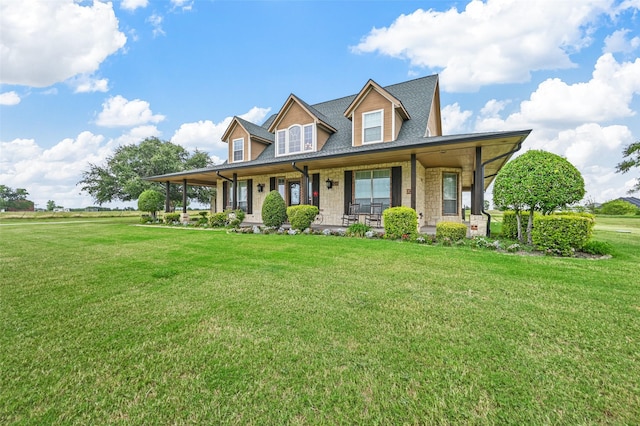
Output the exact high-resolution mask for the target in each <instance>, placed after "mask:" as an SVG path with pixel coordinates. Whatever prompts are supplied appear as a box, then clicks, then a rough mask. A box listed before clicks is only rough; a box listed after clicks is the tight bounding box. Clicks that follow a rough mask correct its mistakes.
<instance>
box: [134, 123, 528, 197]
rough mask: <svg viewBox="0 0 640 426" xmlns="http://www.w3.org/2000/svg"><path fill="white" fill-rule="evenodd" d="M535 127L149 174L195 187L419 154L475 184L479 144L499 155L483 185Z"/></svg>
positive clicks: (485, 156)
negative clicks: (227, 179)
mask: <svg viewBox="0 0 640 426" xmlns="http://www.w3.org/2000/svg"><path fill="white" fill-rule="evenodd" d="M530 132H531V130H521V131H512V132H492V133H475V134H466V135H455V136H436V137H428V138H415V139H411V140H403V141H401V142H398V141H394V142H386V143H379V144H372V145H366V146H361V147H349V148H347V149H344V150H341V151H331V152H326V153H323V152H322V151H320V152H314V153H308V154H300V155H291V156H283V157H277V158H275V159H274V158H269V159H261V158H258V159H256V160H254V161H250V162H246V163H240V164H229V163H225V164H221V165H218V166H213V167H209V168H205V169H196V170H189V171H184V172H178V173H169V174H165V175H158V176H150V177H146V178H145V179H146V180H149V181H155V182H163V183H164V182H169V183H173V184H185V183H186V184H187V185H193V186H216V184H217V181H218V179H220V177H219V176H218V174H217V173H220V174H221V175H222V176H225V177H229V174H236V175H237V177H238V178H243V177H250V176H255V175H275V174H282V173H289V172H291V171H292V170H294V169H293V168H292V164H291V163H296V165H297V167H303V166H307V167H308V168H309V169H310V170H318V169H331V168H344V167H357V166H366V165H374V164H380V163H390V162H404V161H410V159H411V156H412V155H414V154H415V156H416V161H418V162H419V163H420V164H422V166H424V167H427V168H430V167H452V168H461V169H462V170H463V172H462V176H461V179H462V187H463V189H464V190H467V189H470V188H471V186H472V184H473V171H474V170H475V169H476V161H477V155H476V148H477V147H481V148H482V150H481V152H482V156H481V158H482V163H485V162H487V161H489V160H491V159H494V158H496V157H500V158H499V159H498V160H496V161H493V162H490V163H488V164H486V166H485V170H484V176H485V179H484V189H486V188H487V187H488V186H489V185H490V184H491V182H492V181H493V179H494V177H495V175H496V173H497V172H498V171H499V170H500V168H502V166H503V165H504V164H505V163H506V162H507V161H508V160H509V158H510V157H511V155H512V153H511V154H509V153H510V152H512V151H515V150H516V148H519V146H520V145H521V144H522V142H523V141H524V139H525V138H526V137H527V136H528V135H529V133H530ZM501 156H502V157H501Z"/></svg>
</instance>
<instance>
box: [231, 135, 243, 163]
mask: <svg viewBox="0 0 640 426" xmlns="http://www.w3.org/2000/svg"><path fill="white" fill-rule="evenodd" d="M237 141H240V142H241V143H242V150H241V152H242V160H236V155H235V154H236V152H237V151H236V149H235V148H236V147H235V145H236V142H237ZM231 158H232V159H233V162H234V163H242V162H243V161H244V138H238V139H233V140H232V141H231Z"/></svg>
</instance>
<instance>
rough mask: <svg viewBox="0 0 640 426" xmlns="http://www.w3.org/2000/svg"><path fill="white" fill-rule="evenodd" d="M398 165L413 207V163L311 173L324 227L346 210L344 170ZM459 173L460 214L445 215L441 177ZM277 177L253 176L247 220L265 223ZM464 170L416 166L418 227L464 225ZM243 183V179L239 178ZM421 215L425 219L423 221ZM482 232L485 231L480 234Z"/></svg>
mask: <svg viewBox="0 0 640 426" xmlns="http://www.w3.org/2000/svg"><path fill="white" fill-rule="evenodd" d="M395 166H402V205H403V206H408V207H410V206H411V193H410V192H409V191H408V189H410V188H411V163H410V162H409V161H406V162H395V163H384V164H378V165H376V166H375V167H370V166H362V167H343V168H337V169H320V170H315V169H313V170H309V176H311V175H312V174H313V173H320V212H321V213H322V215H323V217H324V220H323V224H324V225H333V226H341V225H342V214H343V210H344V198H343V197H344V171H345V170H353V171H356V170H376V169H386V168H391V167H395ZM443 173H458V174H459V175H460V177H459V178H458V215H457V216H442V174H443ZM272 176H274V175H256V176H251V179H253V214H247V215H246V217H245V221H247V222H254V223H261V222H262V204H263V203H264V199H265V197H266V196H267V194H268V193H269V180H270V178H271V177H272ZM275 176H276V177H284V178H285V180H298V179H300V180H301V179H302V176H301V174H300V173H299V172H296V171H292V172H289V173H284V174H278V175H275ZM461 177H462V169H459V168H445V167H438V168H427V169H425V168H424V167H423V166H422V165H421V164H420V163H417V164H416V212H417V213H418V218H419V219H418V223H419V226H421V227H422V226H435V225H436V224H437V223H438V222H440V221H443V220H446V221H450V222H462V210H461V205H462V186H461V185H462V182H461ZM327 178H329V179H331V180H332V181H333V182H334V187H333V188H331V189H327V186H326V184H325V182H326V180H327ZM239 180H244V179H239ZM222 182H223V180H222V179H219V180H218V188H219V190H220V192H219V193H218V195H217V197H216V203H217V211H223V210H224V206H223V205H222V199H223V196H222ZM259 183H260V184H264V191H263V192H258V190H257V185H258V184H259ZM420 213H422V215H423V217H422V219H420ZM480 232H482V231H480Z"/></svg>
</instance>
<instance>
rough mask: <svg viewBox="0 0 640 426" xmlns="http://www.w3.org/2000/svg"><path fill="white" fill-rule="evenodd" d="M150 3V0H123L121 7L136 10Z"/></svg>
mask: <svg viewBox="0 0 640 426" xmlns="http://www.w3.org/2000/svg"><path fill="white" fill-rule="evenodd" d="M148 4H149V1H148V0H122V2H121V3H120V7H121V8H123V9H125V10H129V11H134V10H136V9H137V8H139V7H141V8H145V7H147V5H148Z"/></svg>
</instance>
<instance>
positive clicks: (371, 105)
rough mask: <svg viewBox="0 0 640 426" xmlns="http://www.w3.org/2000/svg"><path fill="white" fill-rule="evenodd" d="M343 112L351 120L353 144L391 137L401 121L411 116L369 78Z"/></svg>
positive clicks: (400, 104) (394, 135)
mask: <svg viewBox="0 0 640 426" xmlns="http://www.w3.org/2000/svg"><path fill="white" fill-rule="evenodd" d="M344 116H345V117H346V118H348V119H349V120H351V122H352V126H351V128H352V144H353V146H362V145H366V144H370V143H379V142H391V141H394V140H396V139H397V138H398V134H399V133H400V129H401V127H402V123H403V122H404V121H405V120H409V119H410V118H411V117H410V116H409V113H408V112H407V110H406V109H405V107H404V105H402V102H401V101H400V100H399V99H398V98H396V97H395V96H393V95H392V94H391V93H389V92H388V91H387V90H386V89H384V88H383V87H382V86H380V85H379V84H378V83H376V82H375V81H373V80H369V81H368V82H367V84H365V85H364V87H363V88H362V90H360V92H359V93H358V94H357V95H356V97H355V98H354V99H353V101H352V102H351V104H349V106H348V107H347V109H346V110H345V112H344Z"/></svg>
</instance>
